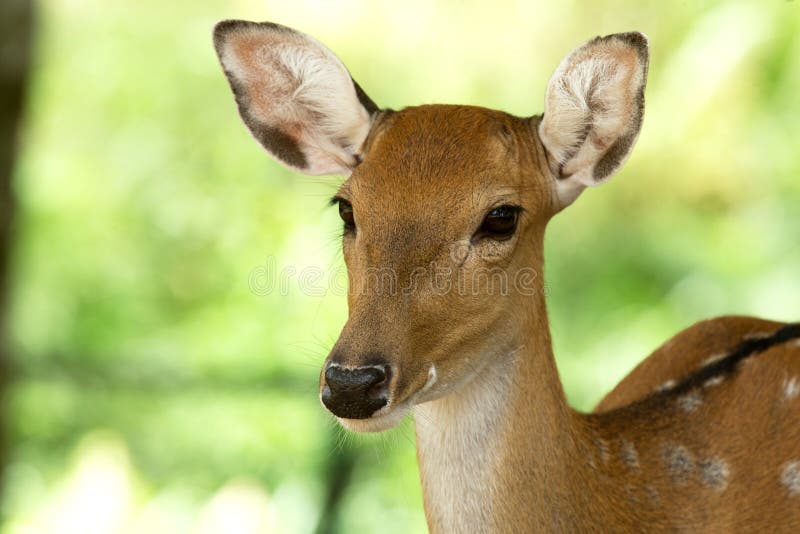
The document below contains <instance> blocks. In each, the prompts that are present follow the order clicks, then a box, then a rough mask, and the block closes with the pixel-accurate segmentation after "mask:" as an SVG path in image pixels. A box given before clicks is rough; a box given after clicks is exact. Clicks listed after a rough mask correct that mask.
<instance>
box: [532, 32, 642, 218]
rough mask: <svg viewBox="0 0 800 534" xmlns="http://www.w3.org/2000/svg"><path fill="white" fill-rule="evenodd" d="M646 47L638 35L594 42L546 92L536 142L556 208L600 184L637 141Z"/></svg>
mask: <svg viewBox="0 0 800 534" xmlns="http://www.w3.org/2000/svg"><path fill="white" fill-rule="evenodd" d="M648 57H649V50H648V42H647V37H645V36H644V34H641V33H638V32H631V33H620V34H614V35H609V36H606V37H597V38H595V39H592V40H591V41H589V42H587V43H585V44H583V45H582V46H580V47H578V48H576V49H575V50H573V51H572V52H571V53H570V54H569V55H568V56H567V57H566V58H564V60H563V61H562V62H561V64H560V65H559V66H558V68H557V69H556V71H555V73H554V74H553V77H552V78H551V79H550V83H549V84H548V86H547V94H546V96H545V111H544V117H543V118H542V121H541V122H540V124H539V137H540V139H541V140H542V143H543V144H544V147H545V148H546V149H547V153H548V160H549V162H550V169H551V171H552V173H553V175H554V177H555V181H556V191H557V193H558V196H559V199H560V201H561V203H562V207H563V206H566V205H568V204H570V203H571V202H572V201H573V200H575V198H577V196H578V195H579V194H580V193H581V191H583V189H585V188H586V187H587V186H594V185H598V184H601V183H604V182H606V181H607V180H608V179H609V178H610V177H611V176H612V175H613V174H614V173H615V172H617V170H619V168H620V167H621V166H622V164H623V163H624V162H625V160H626V159H627V158H628V156H629V155H630V152H631V149H632V148H633V144H634V142H635V141H636V138H637V137H638V135H639V131H640V129H641V125H642V116H643V113H644V88H645V84H646V82H647V66H648Z"/></svg>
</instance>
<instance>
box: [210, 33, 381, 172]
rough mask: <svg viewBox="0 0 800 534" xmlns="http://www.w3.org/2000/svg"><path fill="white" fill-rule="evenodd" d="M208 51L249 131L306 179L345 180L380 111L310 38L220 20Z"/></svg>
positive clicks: (345, 70)
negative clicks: (211, 51)
mask: <svg viewBox="0 0 800 534" xmlns="http://www.w3.org/2000/svg"><path fill="white" fill-rule="evenodd" d="M214 47H215V48H216V51H217V55H218V56H219V60H220V63H221V64H222V68H223V70H224V71H225V75H226V76H227V77H228V82H230V86H231V89H232V90H233V94H234V97H235V98H236V104H237V105H238V107H239V114H240V115H241V117H242V120H243V121H244V123H245V124H246V125H247V127H248V129H249V130H250V133H252V134H253V136H254V137H255V138H256V140H258V142H259V143H261V145H262V146H263V147H264V148H265V149H266V150H267V152H269V153H270V154H271V155H272V156H273V157H275V159H277V160H278V161H280V162H281V163H283V164H284V165H286V166H287V167H290V168H293V169H296V170H298V171H301V172H304V173H306V174H345V175H349V174H350V172H351V171H352V170H353V168H354V167H355V166H356V165H358V163H359V162H360V161H361V158H362V154H361V149H362V145H363V144H364V140H365V139H366V138H367V134H368V133H369V130H370V127H371V125H372V121H373V119H374V117H375V115H376V113H377V112H378V107H377V106H376V105H375V103H374V102H373V101H372V100H370V98H369V97H368V96H367V95H366V94H365V93H364V92H363V91H362V90H361V88H360V87H359V86H358V84H357V83H356V82H355V81H354V80H353V79H352V78H351V77H350V74H349V73H348V72H347V69H346V68H345V66H344V65H343V64H342V62H341V61H340V60H339V58H337V57H336V56H335V55H334V54H333V53H332V52H331V51H330V50H328V49H327V48H326V47H324V46H323V45H322V44H320V43H319V42H318V41H316V40H315V39H313V38H311V37H309V36H308V35H305V34H303V33H300V32H298V31H295V30H293V29H291V28H287V27H285V26H280V25H278V24H273V23H270V22H262V23H255V22H247V21H243V20H225V21H222V22H220V23H218V24H217V25H216V26H215V28H214Z"/></svg>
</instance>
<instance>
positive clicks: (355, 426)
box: [334, 365, 438, 432]
mask: <svg viewBox="0 0 800 534" xmlns="http://www.w3.org/2000/svg"><path fill="white" fill-rule="evenodd" d="M437 379H438V375H437V373H436V366H435V365H431V366H430V368H429V369H428V378H427V380H426V381H425V384H423V385H422V387H420V388H419V389H417V390H416V391H414V392H413V393H411V394H410V395H408V396H407V397H405V398H404V399H395V398H394V397H390V398H389V399H388V401H387V403H386V405H384V406H383V407H382V408H380V409H378V410H377V411H375V413H373V414H372V415H371V416H370V417H367V418H364V419H348V418H346V417H338V416H337V417H336V419H337V420H338V421H339V424H341V425H342V426H343V427H344V428H346V429H347V430H351V431H353V432H383V431H384V430H389V429H390V428H393V427H395V426H397V424H398V423H400V421H402V420H403V419H404V418H405V417H406V415H408V414H409V413H410V412H411V408H413V407H414V405H415V404H419V403H420V402H425V401H426V400H427V399H426V394H427V393H428V392H429V391H430V390H431V388H432V387H433V386H434V385H435V384H436V381H437ZM334 415H335V414H334Z"/></svg>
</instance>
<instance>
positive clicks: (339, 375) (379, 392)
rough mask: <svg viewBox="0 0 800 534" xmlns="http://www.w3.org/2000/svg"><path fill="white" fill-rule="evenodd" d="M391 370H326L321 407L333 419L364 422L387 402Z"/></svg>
mask: <svg viewBox="0 0 800 534" xmlns="http://www.w3.org/2000/svg"><path fill="white" fill-rule="evenodd" d="M390 376H391V370H390V368H389V366H387V365H369V366H364V367H342V366H340V365H337V364H336V363H330V364H328V367H327V369H325V384H324V385H323V387H322V395H321V399H322V404H324V405H325V407H326V408H327V409H328V410H330V411H331V413H333V415H335V416H336V417H342V418H344V419H366V418H368V417H370V416H371V415H372V414H373V413H375V412H376V411H377V410H379V409H380V408H382V407H384V406H386V403H387V402H388V397H389V395H388V392H389V379H390Z"/></svg>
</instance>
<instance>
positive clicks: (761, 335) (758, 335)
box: [744, 332, 773, 341]
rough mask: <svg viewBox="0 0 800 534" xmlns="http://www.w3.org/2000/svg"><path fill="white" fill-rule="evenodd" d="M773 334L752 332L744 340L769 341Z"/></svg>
mask: <svg viewBox="0 0 800 534" xmlns="http://www.w3.org/2000/svg"><path fill="white" fill-rule="evenodd" d="M772 336H773V333H772V332H752V333H750V334H747V335H745V336H744V338H745V339H746V340H748V341H750V340H753V339H767V338H768V337H772Z"/></svg>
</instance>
